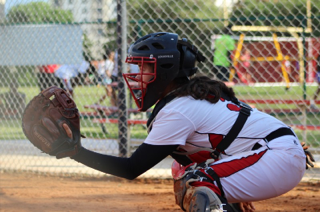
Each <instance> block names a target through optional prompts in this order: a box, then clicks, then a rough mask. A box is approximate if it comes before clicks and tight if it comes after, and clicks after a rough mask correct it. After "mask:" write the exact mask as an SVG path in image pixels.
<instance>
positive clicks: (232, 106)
mask: <svg viewBox="0 0 320 212" xmlns="http://www.w3.org/2000/svg"><path fill="white" fill-rule="evenodd" d="M227 108H228V109H229V110H231V111H240V109H241V107H239V106H238V105H234V104H227Z"/></svg>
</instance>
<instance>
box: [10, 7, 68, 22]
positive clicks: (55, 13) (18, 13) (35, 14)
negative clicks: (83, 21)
mask: <svg viewBox="0 0 320 212" xmlns="http://www.w3.org/2000/svg"><path fill="white" fill-rule="evenodd" d="M7 22H8V23H23V24H26V23H29V24H30V23H37V24H38V23H71V22H73V15H72V13H71V11H67V10H62V9H55V8H53V7H51V6H50V4H48V3H46V2H32V3H28V4H20V5H17V6H14V7H12V8H11V10H10V11H9V13H8V15H7Z"/></svg>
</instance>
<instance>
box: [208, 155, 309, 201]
mask: <svg viewBox="0 0 320 212" xmlns="http://www.w3.org/2000/svg"><path fill="white" fill-rule="evenodd" d="M302 160H303V158H302V157H294V153H291V152H288V151H283V150H268V149H261V150H256V151H250V152H247V153H242V154H239V155H236V156H232V157H229V158H226V159H223V160H221V161H219V163H218V164H216V165H213V166H212V167H213V169H214V170H215V171H216V172H221V173H222V174H219V175H220V176H221V175H222V177H221V183H222V186H223V188H224V192H225V194H226V198H227V199H228V201H229V202H239V201H242V202H245V201H257V200H263V199H268V198H272V197H276V196H279V195H281V194H283V193H286V192H288V191H290V190H291V189H292V188H294V187H295V186H296V185H297V184H298V183H299V182H300V180H301V178H302V176H303V173H304V169H303V166H302V165H301V164H302V162H301V161H302ZM302 169H303V170H302Z"/></svg>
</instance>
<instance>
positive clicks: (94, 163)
mask: <svg viewBox="0 0 320 212" xmlns="http://www.w3.org/2000/svg"><path fill="white" fill-rule="evenodd" d="M178 146H179V145H161V146H160V145H150V144H142V145H140V146H139V147H138V149H137V150H136V151H135V152H134V153H133V154H132V156H131V157H130V158H121V157H115V156H110V155H103V154H100V153H96V152H92V151H90V150H88V149H85V148H82V149H81V150H80V151H79V153H78V154H77V155H76V156H74V157H73V158H72V159H74V160H76V161H78V162H79V163H82V164H84V165H86V166H89V167H91V168H93V169H96V170H98V171H101V172H104V173H107V174H111V175H114V176H118V177H123V178H126V179H129V180H133V179H135V178H136V177H138V176H139V175H141V174H143V173H144V172H146V171H147V170H149V169H151V168H152V167H153V166H155V165H156V164H157V163H159V162H160V161H161V160H163V159H164V158H165V157H167V156H168V155H170V154H171V153H172V152H173V151H174V150H176V149H177V147H178Z"/></svg>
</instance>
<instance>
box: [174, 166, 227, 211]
mask: <svg viewBox="0 0 320 212" xmlns="http://www.w3.org/2000/svg"><path fill="white" fill-rule="evenodd" d="M200 181H201V180H200V179H199V176H197V175H196V174H194V173H193V172H190V173H187V174H186V175H184V177H182V178H181V179H179V180H175V182H174V193H175V199H176V204H177V205H179V206H180V207H181V209H182V210H185V211H188V212H189V211H190V212H191V211H214V209H216V210H217V211H218V210H219V209H222V207H223V204H222V202H221V200H220V197H219V195H217V194H216V193H215V192H214V191H213V190H211V189H210V188H207V187H205V186H192V183H193V182H200Z"/></svg>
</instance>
